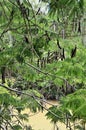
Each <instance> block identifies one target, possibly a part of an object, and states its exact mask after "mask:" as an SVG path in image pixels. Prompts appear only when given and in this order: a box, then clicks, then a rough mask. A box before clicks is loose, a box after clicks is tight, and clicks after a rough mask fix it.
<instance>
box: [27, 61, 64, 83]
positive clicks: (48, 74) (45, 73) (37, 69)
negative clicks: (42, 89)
mask: <svg viewBox="0 0 86 130" xmlns="http://www.w3.org/2000/svg"><path fill="white" fill-rule="evenodd" d="M25 64H26V65H28V66H30V67H31V68H33V69H35V70H36V71H38V72H40V73H43V74H44V75H47V76H53V77H55V78H58V79H60V80H63V81H66V79H64V78H62V77H59V76H56V75H54V74H50V73H48V72H44V71H42V70H40V69H39V68H37V67H35V66H33V65H32V64H30V63H25Z"/></svg>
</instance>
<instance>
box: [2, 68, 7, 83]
mask: <svg viewBox="0 0 86 130" xmlns="http://www.w3.org/2000/svg"><path fill="white" fill-rule="evenodd" d="M5 69H6V68H5V66H3V67H2V68H1V75H2V84H4V83H5Z"/></svg>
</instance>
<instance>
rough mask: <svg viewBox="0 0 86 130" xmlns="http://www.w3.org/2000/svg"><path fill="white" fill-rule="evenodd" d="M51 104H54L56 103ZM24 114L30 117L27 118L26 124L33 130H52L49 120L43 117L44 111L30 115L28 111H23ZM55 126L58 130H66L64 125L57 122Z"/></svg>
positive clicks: (52, 126)
mask: <svg viewBox="0 0 86 130" xmlns="http://www.w3.org/2000/svg"><path fill="white" fill-rule="evenodd" d="M53 103H54V104H56V102H53ZM48 107H49V106H48ZM24 112H26V113H28V114H29V115H31V116H30V117H29V122H28V124H29V125H31V126H32V128H33V129H34V130H54V124H53V123H51V122H50V120H49V119H47V118H46V116H45V114H46V112H47V111H46V110H44V112H38V113H35V114H33V113H30V111H29V110H25V111H24ZM57 125H58V127H59V130H67V129H66V127H65V125H64V124H62V123H60V122H58V123H57ZM56 130H57V129H56Z"/></svg>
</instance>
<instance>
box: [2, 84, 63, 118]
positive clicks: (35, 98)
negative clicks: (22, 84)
mask: <svg viewBox="0 0 86 130" xmlns="http://www.w3.org/2000/svg"><path fill="white" fill-rule="evenodd" d="M0 86H1V87H4V88H6V89H7V90H9V91H13V92H18V93H21V94H23V95H27V96H30V97H32V98H33V99H34V100H35V101H36V102H37V103H38V104H39V105H40V106H41V107H42V108H44V109H45V110H47V111H48V112H50V113H51V114H52V115H54V116H55V117H57V118H60V119H63V117H60V116H58V115H56V114H55V113H54V112H52V111H51V110H49V109H48V108H46V107H45V106H43V105H42V104H41V103H40V102H39V101H38V100H37V99H38V98H37V97H35V96H34V95H31V94H28V93H25V92H22V91H18V90H16V89H12V88H9V87H7V86H5V85H4V84H1V83H0ZM39 99H40V98H39ZM42 101H43V100H42Z"/></svg>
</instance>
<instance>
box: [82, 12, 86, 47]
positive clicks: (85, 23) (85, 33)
mask: <svg viewBox="0 0 86 130" xmlns="http://www.w3.org/2000/svg"><path fill="white" fill-rule="evenodd" d="M81 23H82V29H81V33H82V43H83V45H84V46H86V14H84V16H83V18H82V21H81Z"/></svg>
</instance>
